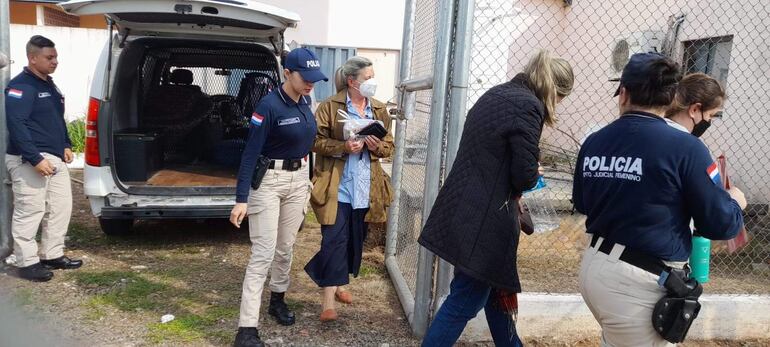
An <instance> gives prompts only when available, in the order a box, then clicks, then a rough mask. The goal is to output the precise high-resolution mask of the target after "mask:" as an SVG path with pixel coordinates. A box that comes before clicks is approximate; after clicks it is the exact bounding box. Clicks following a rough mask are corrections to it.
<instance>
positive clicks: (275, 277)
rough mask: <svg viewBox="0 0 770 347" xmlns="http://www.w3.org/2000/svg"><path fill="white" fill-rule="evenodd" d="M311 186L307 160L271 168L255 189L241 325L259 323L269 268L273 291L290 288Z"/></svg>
mask: <svg viewBox="0 0 770 347" xmlns="http://www.w3.org/2000/svg"><path fill="white" fill-rule="evenodd" d="M276 167H280V164H277V165H276ZM309 187H310V181H309V179H308V166H307V163H306V162H305V163H303V167H302V168H301V169H299V170H297V171H283V170H272V169H271V170H267V173H266V174H265V178H264V179H263V180H262V183H261V185H260V186H259V189H258V190H251V193H250V194H249V207H248V216H249V237H250V238H251V259H250V260H249V265H248V266H247V267H246V276H245V278H244V279H243V293H242V296H241V312H240V321H239V323H238V326H241V327H256V326H257V325H258V322H259V308H260V306H261V303H262V289H263V287H264V284H265V280H266V278H267V273H268V270H269V271H270V291H272V292H278V293H283V292H286V290H287V289H288V288H289V272H290V271H291V261H292V255H293V247H294V241H295V239H296V237H297V231H299V228H300V226H301V225H302V222H303V221H304V219H305V213H306V212H307V203H308V201H309V199H310V189H309Z"/></svg>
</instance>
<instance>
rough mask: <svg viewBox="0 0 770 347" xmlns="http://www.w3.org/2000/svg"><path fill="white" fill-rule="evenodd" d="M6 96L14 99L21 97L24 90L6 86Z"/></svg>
mask: <svg viewBox="0 0 770 347" xmlns="http://www.w3.org/2000/svg"><path fill="white" fill-rule="evenodd" d="M8 96H9V97H12V98H15V99H21V98H22V96H24V92H23V91H21V90H18V89H13V88H8Z"/></svg>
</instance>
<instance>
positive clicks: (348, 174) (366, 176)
mask: <svg viewBox="0 0 770 347" xmlns="http://www.w3.org/2000/svg"><path fill="white" fill-rule="evenodd" d="M346 105H347V112H348V115H350V117H352V118H357V119H364V118H367V119H372V118H373V115H372V104H371V103H370V102H369V99H366V107H365V108H364V115H363V117H362V116H361V115H360V114H358V110H356V108H355V106H353V103H352V102H351V101H350V95H348V96H347V98H346ZM371 177H372V163H371V161H370V160H369V151H368V150H367V149H366V145H364V150H363V151H361V153H357V154H349V155H348V159H347V161H346V162H345V170H344V171H343V173H342V180H341V181H340V189H339V192H338V193H337V195H338V197H337V201H339V202H343V203H348V204H350V205H352V207H353V208H354V209H359V208H369V189H370V185H371V183H372V180H371Z"/></svg>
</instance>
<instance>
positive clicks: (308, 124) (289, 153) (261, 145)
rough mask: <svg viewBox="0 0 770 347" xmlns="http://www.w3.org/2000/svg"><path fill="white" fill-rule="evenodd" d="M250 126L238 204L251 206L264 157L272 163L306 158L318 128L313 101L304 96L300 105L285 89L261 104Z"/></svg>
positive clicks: (243, 158)
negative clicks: (253, 180)
mask: <svg viewBox="0 0 770 347" xmlns="http://www.w3.org/2000/svg"><path fill="white" fill-rule="evenodd" d="M249 123H250V125H249V127H250V129H249V139H248V140H247V142H246V149H245V150H244V151H243V156H242V159H241V167H240V169H239V170H238V183H237V187H236V189H235V201H236V202H248V200H249V189H250V187H251V178H252V177H253V176H254V168H255V167H256V165H257V159H258V158H259V156H260V155H264V156H266V157H268V158H270V159H301V158H304V157H305V156H306V155H307V154H308V153H310V149H311V148H312V147H313V141H314V140H315V133H316V128H317V126H316V122H315V117H314V116H313V112H312V111H311V110H310V97H307V96H301V97H300V98H299V103H296V102H294V100H292V99H291V98H290V97H289V96H288V95H287V94H286V92H284V90H283V86H281V87H278V88H276V89H275V90H273V91H272V92H270V94H268V95H266V96H265V97H264V98H262V100H260V102H259V104H258V105H257V109H256V111H254V114H252V115H251V120H250V121H249Z"/></svg>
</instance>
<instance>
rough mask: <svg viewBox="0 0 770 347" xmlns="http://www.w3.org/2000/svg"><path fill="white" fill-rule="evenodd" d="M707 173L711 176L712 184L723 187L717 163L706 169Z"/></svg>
mask: <svg viewBox="0 0 770 347" xmlns="http://www.w3.org/2000/svg"><path fill="white" fill-rule="evenodd" d="M706 173H707V174H708V175H709V178H710V179H711V181H712V182H714V184H716V185H720V186H721V185H722V177H721V176H719V168H718V167H717V163H711V165H709V167H708V168H707V169H706Z"/></svg>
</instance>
